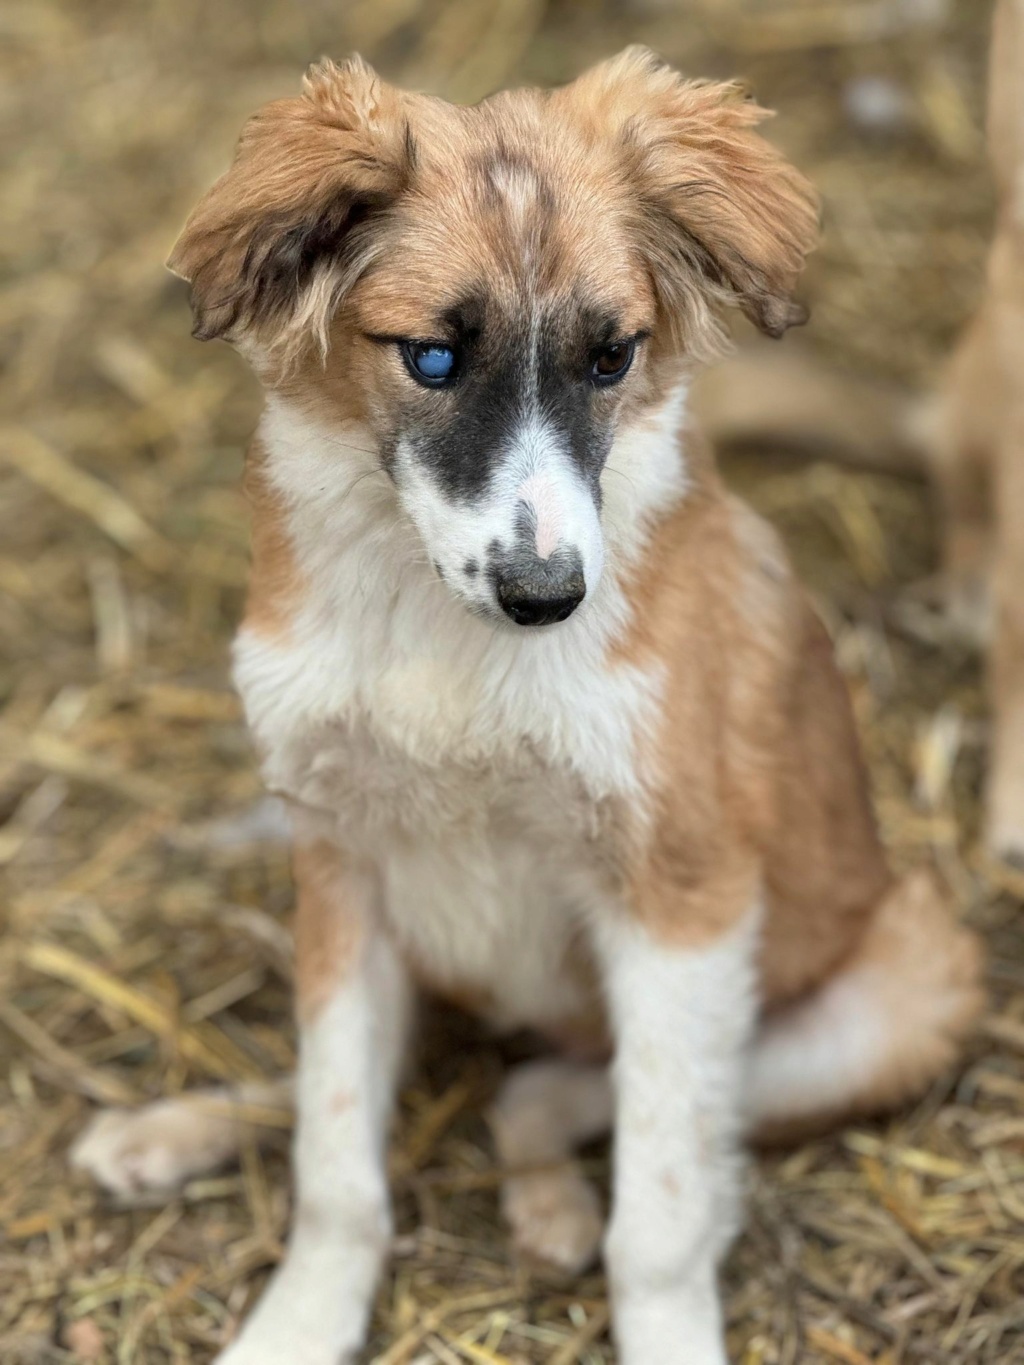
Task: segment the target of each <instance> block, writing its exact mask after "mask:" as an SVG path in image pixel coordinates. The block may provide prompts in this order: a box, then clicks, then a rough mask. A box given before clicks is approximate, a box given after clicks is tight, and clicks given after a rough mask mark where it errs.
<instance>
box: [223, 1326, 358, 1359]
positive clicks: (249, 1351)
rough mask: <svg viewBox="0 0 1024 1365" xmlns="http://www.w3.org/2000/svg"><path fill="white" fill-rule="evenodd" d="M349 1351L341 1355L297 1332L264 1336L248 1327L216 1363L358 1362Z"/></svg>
mask: <svg viewBox="0 0 1024 1365" xmlns="http://www.w3.org/2000/svg"><path fill="white" fill-rule="evenodd" d="M356 1359H357V1357H356V1356H355V1355H354V1354H352V1353H351V1352H349V1351H345V1352H343V1353H342V1354H341V1355H338V1354H337V1353H336V1352H335V1351H334V1349H333V1348H332V1347H329V1346H326V1345H324V1343H323V1342H319V1343H317V1342H304V1341H299V1340H297V1339H296V1333H295V1332H294V1331H292V1332H287V1331H286V1332H283V1333H272V1334H270V1335H262V1334H260V1333H259V1332H254V1331H251V1330H249V1329H246V1330H244V1331H243V1333H242V1335H241V1336H240V1337H239V1339H238V1340H237V1341H235V1342H232V1344H231V1345H230V1346H229V1347H228V1348H227V1350H226V1351H222V1352H221V1353H220V1355H219V1356H218V1357H217V1358H216V1360H215V1361H214V1363H213V1365H285V1362H287V1365H355V1361H356Z"/></svg>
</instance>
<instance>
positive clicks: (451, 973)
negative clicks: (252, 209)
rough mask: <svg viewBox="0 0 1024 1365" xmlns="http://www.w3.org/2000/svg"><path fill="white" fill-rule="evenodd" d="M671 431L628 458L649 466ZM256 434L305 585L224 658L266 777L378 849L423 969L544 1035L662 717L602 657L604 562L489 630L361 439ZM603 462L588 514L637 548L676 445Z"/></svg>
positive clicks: (626, 672) (391, 910) (349, 840)
mask: <svg viewBox="0 0 1024 1365" xmlns="http://www.w3.org/2000/svg"><path fill="white" fill-rule="evenodd" d="M677 418H678V410H676V411H675V412H673V413H672V414H671V415H670V416H668V417H667V421H671V422H672V423H673V425H674V423H675V421H676V420H677ZM666 434H667V433H666V432H665V430H664V429H660V430H659V431H658V433H657V436H658V437H659V438H660V440H658V441H657V442H655V433H654V432H650V433H647V435H646V439H642V438H635V440H634V447H635V446H636V445H638V444H642V445H649V444H650V443H655V444H657V445H658V447H659V452H658V453H659V454H660V453H661V452H660V447H661V446H665V445H668V442H666V440H665V437H666ZM261 439H262V443H263V446H264V448H265V449H266V450H267V452H268V470H267V472H268V475H269V477H270V478H271V480H272V481H273V483H274V485H275V486H276V488H277V489H278V490H279V492H280V494H281V497H282V499H283V500H284V502H285V503H286V505H287V507H288V509H289V510H288V517H289V536H290V539H291V540H292V543H293V545H294V547H295V550H296V553H297V556H298V558H299V563H300V568H301V570H302V574H303V580H304V582H303V593H302V596H301V600H300V605H299V606H298V608H297V610H296V613H295V617H294V620H293V622H292V624H291V628H290V630H289V631H288V632H287V634H285V635H283V636H273V637H270V636H267V635H265V634H258V633H256V632H252V631H243V632H242V633H241V635H240V636H239V638H238V640H237V642H236V647H235V678H236V682H237V684H238V687H239V690H240V691H241V694H242V697H243V700H244V702H245V706H246V711H247V714H248V717H249V721H250V724H251V726H252V729H253V732H254V734H255V737H256V740H257V743H258V745H259V747H260V749H261V751H262V754H263V758H264V774H265V777H266V779H267V782H268V784H269V786H270V787H271V788H273V789H274V790H277V791H281V792H283V793H285V794H287V795H288V796H290V797H292V798H294V799H296V800H298V801H300V802H302V803H303V804H304V805H307V806H311V807H314V808H316V809H318V810H319V811H321V812H323V813H324V814H325V815H326V816H327V817H328V818H329V819H330V821H331V823H332V827H333V829H334V831H335V836H336V837H337V838H338V839H339V840H340V841H341V842H342V843H344V844H346V845H348V846H350V847H354V848H357V849H358V850H359V852H360V853H362V854H367V853H368V854H370V855H371V856H372V857H374V859H375V860H376V861H377V863H378V865H379V866H380V868H381V875H382V878H383V881H384V885H385V890H386V901H387V912H388V915H389V917H390V919H391V921H392V925H393V928H394V931H395V932H396V934H397V935H398V936H399V938H400V939H401V940H402V941H403V943H404V945H405V947H406V949H407V950H408V951H409V952H410V953H411V954H412V955H413V956H414V957H415V958H416V959H417V960H418V962H419V965H420V967H421V969H422V970H423V971H425V972H426V973H427V974H428V975H429V976H431V977H432V978H434V979H435V980H437V981H438V982H440V983H444V984H450V985H460V986H469V987H471V988H480V989H483V990H486V991H487V992H488V993H489V994H490V995H491V997H492V998H493V999H494V1001H495V1007H496V1012H497V1013H498V1014H499V1015H500V1016H502V1017H503V1018H504V1019H507V1021H508V1022H526V1021H527V1020H528V1019H530V1020H532V1021H533V1022H540V1021H541V1020H539V1019H538V1018H536V1016H537V1015H543V1014H544V1013H545V1012H546V1011H550V1010H551V1009H552V1005H553V1001H554V998H555V996H556V995H557V991H555V989H554V982H553V976H554V975H557V974H558V970H559V964H560V963H561V960H562V958H563V957H564V950H565V948H566V947H567V944H568V941H569V938H570V937H571V935H572V933H573V927H574V917H575V914H576V913H577V911H578V910H579V908H580V907H579V905H578V904H577V902H578V899H579V897H580V887H581V884H582V883H581V872H582V871H583V870H584V869H585V867H586V865H587V861H588V858H590V857H592V856H593V852H594V841H595V840H599V839H600V837H601V829H602V820H603V815H604V812H605V810H606V808H607V804H608V802H609V800H610V799H612V798H621V799H626V800H639V799H640V790H639V783H638V779H637V766H636V758H637V750H638V744H639V742H640V741H641V740H642V738H643V735H644V733H645V730H646V729H647V727H648V726H650V725H651V724H652V723H653V721H654V720H655V718H656V715H657V710H658V704H659V680H658V678H657V677H656V676H654V675H653V674H652V673H650V672H645V671H643V670H641V669H639V668H637V667H636V666H634V665H631V664H629V663H628V662H625V661H623V660H616V659H614V658H613V657H611V655H610V645H611V643H612V642H613V641H614V639H615V638H616V636H617V635H618V634H619V632H620V631H621V630H622V628H623V626H624V624H625V623H626V620H627V616H628V606H627V602H626V599H625V597H624V595H623V593H622V591H621V589H620V587H619V584H618V580H617V577H616V574H615V572H614V569H613V571H611V572H609V573H607V574H606V575H605V577H604V578H603V579H602V581H601V582H600V584H599V585H598V587H597V590H596V591H595V593H594V594H593V596H592V598H590V599H588V601H587V602H586V603H584V605H583V607H582V608H581V609H580V610H579V612H578V613H577V614H576V615H575V616H573V617H571V618H570V619H569V620H568V621H567V622H565V623H563V624H562V625H560V626H557V627H554V628H551V629H548V630H542V631H538V632H530V631H522V630H517V629H515V628H514V627H511V626H509V627H508V628H506V629H500V628H497V629H496V628H495V626H494V625H492V624H490V623H487V622H485V621H481V620H478V619H476V618H475V617H474V616H473V615H472V614H471V613H469V612H468V611H467V610H466V608H465V606H464V605H462V604H460V603H458V602H456V601H455V600H454V599H453V598H452V597H451V595H450V594H449V592H448V590H447V589H446V587H445V585H444V584H443V583H442V582H440V581H439V580H438V578H437V576H436V574H435V573H434V571H433V569H432V568H431V566H430V563H429V558H428V556H427V554H426V552H425V550H424V547H423V545H422V543H421V542H420V541H419V538H418V535H417V532H416V531H415V529H414V528H413V527H412V525H411V524H410V523H409V521H408V520H407V519H406V518H405V516H404V515H403V513H402V511H401V509H400V507H399V506H398V503H397V500H396V498H395V495H394V490H393V488H392V486H391V484H390V481H389V480H388V478H387V476H386V475H384V474H382V473H379V472H377V469H376V463H375V460H374V458H373V457H372V456H371V455H369V454H368V453H366V452H368V450H369V446H370V442H369V440H368V439H367V436H366V433H363V432H353V431H351V430H350V431H336V430H327V429H324V428H323V427H322V426H318V425H316V424H314V423H311V422H310V421H309V420H308V419H306V418H304V417H301V416H299V415H298V414H296V413H295V412H294V411H290V410H286V409H283V408H281V407H280V406H275V405H271V406H270V407H269V408H268V411H267V413H266V415H265V417H264V421H263V424H262V428H261ZM615 454H616V452H613V459H614V458H615ZM619 454H620V458H621V459H622V460H624V461H625V462H626V464H627V469H628V473H627V477H626V478H617V479H613V480H610V481H609V488H608V498H607V502H606V507H605V517H606V521H607V523H608V524H609V525H610V526H617V527H620V528H627V530H628V531H629V532H630V533H632V534H634V535H636V536H639V535H640V534H641V530H640V526H639V523H640V522H641V521H642V514H643V512H644V511H646V510H647V506H650V505H651V504H654V505H657V503H658V502H660V501H661V500H662V499H663V498H665V497H666V496H668V495H670V494H674V495H675V496H678V495H679V489H680V474H679V456H678V454H677V453H676V451H675V449H674V441H673V442H672V443H671V448H670V449H669V451H668V452H667V453H666V454H665V456H664V460H663V463H664V464H665V465H666V466H667V465H668V464H669V463H671V466H672V467H671V469H668V468H663V467H661V464H660V463H659V462H657V461H655V462H654V463H653V467H651V465H650V462H649V463H648V466H647V467H645V468H644V469H643V471H642V473H643V477H641V475H640V472H639V471H638V470H637V469H635V468H633V467H632V464H630V461H631V460H632V461H633V462H636V460H637V458H638V456H639V455H643V454H646V455H647V456H648V457H649V455H650V450H649V449H648V450H647V451H646V452H645V451H637V450H636V449H634V448H631V447H630V445H629V444H628V443H623V444H622V446H621V447H620V450H619ZM623 472H626V471H623ZM625 499H632V500H633V501H634V502H636V501H637V500H641V502H643V501H644V500H646V503H647V506H643V505H641V506H640V507H635V506H626V505H623V502H624V500H625ZM622 534H623V533H622V532H620V539H621V538H622ZM609 538H610V540H611V537H609ZM610 548H611V549H613V550H614V549H615V548H616V547H615V545H614V543H613V544H612V545H610ZM617 548H619V550H620V560H621V557H622V551H623V550H629V549H633V548H634V547H633V546H632V545H625V546H623V545H620V546H619V547H617ZM609 558H610V560H611V561H612V563H614V558H613V556H611V555H610V556H609ZM563 1003H564V1002H560V1003H559V1005H558V1007H557V1008H558V1010H559V1011H560V1010H561V1009H562V1004H563Z"/></svg>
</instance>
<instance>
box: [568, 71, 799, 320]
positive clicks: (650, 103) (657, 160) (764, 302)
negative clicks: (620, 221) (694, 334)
mask: <svg viewBox="0 0 1024 1365" xmlns="http://www.w3.org/2000/svg"><path fill="white" fill-rule="evenodd" d="M566 93H569V94H571V95H572V96H573V97H574V99H575V102H576V105H577V109H579V108H580V107H581V106H582V107H583V108H585V109H586V110H587V111H588V112H587V114H586V115H585V117H586V118H587V121H589V122H590V124H591V126H592V131H594V132H597V133H600V134H602V135H603V136H604V137H605V138H607V137H609V136H610V137H611V138H612V139H613V140H614V141H616V142H617V143H618V144H619V147H620V149H621V152H622V154H623V155H624V156H625V158H626V165H627V166H628V168H629V174H630V177H631V180H632V182H633V184H635V186H636V189H637V193H638V196H639V200H640V207H641V211H642V220H641V222H642V227H641V231H642V234H643V237H644V239H645V242H646V247H647V251H648V254H649V257H650V259H651V264H652V269H653V273H654V276H655V283H656V285H657V286H658V288H659V290H660V291H661V293H662V294H663V296H664V299H665V302H666V306H667V307H669V308H670V309H672V308H673V307H685V306H686V304H687V300H688V297H689V295H690V294H691V292H692V280H693V271H694V269H695V268H696V269H697V270H698V271H699V272H700V274H701V275H702V276H703V278H704V282H705V285H706V287H707V288H709V289H710V290H711V292H712V293H713V294H714V295H716V296H718V297H719V298H722V299H724V300H725V301H726V302H732V303H736V304H738V305H739V307H740V308H742V310H743V311H744V313H746V315H747V317H748V318H750V319H751V321H752V322H754V323H755V324H756V325H757V326H758V327H759V328H760V329H761V331H763V332H766V333H768V335H769V336H774V337H778V336H781V335H782V334H783V332H784V331H785V330H786V328H787V327H792V326H794V325H796V324H798V323H801V322H805V321H806V319H807V313H806V310H805V309H804V308H802V307H801V306H800V305H799V304H797V303H795V302H794V301H793V299H792V290H793V288H794V286H795V284H796V280H797V276H798V275H799V273H800V271H801V269H802V267H803V263H804V258H805V256H806V255H807V253H808V252H809V251H810V250H811V248H812V247H813V246H814V245H815V243H816V241H817V236H818V201H817V196H816V195H815V193H814V190H813V189H812V188H811V185H810V184H809V183H808V181H807V180H805V179H804V177H803V176H802V175H801V174H800V173H799V172H798V171H797V170H796V169H795V168H794V167H793V166H791V165H790V164H789V163H788V162H787V161H786V160H785V159H784V158H783V157H782V156H781V154H780V153H779V152H778V151H776V149H775V148H774V147H773V146H772V145H771V144H770V143H768V142H766V141H765V140H764V138H762V137H760V136H759V135H758V134H757V133H756V132H755V131H754V129H755V127H756V125H757V124H759V123H760V122H761V121H762V120H763V119H766V118H768V117H770V114H769V112H768V111H767V110H765V109H762V108H761V107H760V106H759V105H757V104H755V103H753V102H752V101H750V100H747V99H745V98H744V96H743V92H742V90H741V89H740V88H739V87H738V86H737V85H734V84H716V83H710V82H705V81H687V80H684V79H683V77H682V76H680V75H679V73H678V72H676V71H673V70H672V69H671V68H670V67H668V66H666V65H665V64H664V63H663V62H661V61H660V59H659V58H657V57H656V56H655V55H654V54H653V53H652V52H650V51H648V50H647V49H646V48H642V47H631V48H627V49H626V51H625V52H623V53H621V54H620V55H619V56H618V57H614V58H612V59H611V60H610V61H607V62H603V63H602V64H601V65H599V66H597V67H594V68H593V70H591V71H589V72H587V73H585V74H584V75H583V76H582V77H580V79H579V80H578V81H577V82H575V84H574V85H573V86H569V87H568V88H567V92H566ZM680 272H683V274H682V275H681V273H680ZM686 276H688V279H687V278H686ZM690 302H692V299H690Z"/></svg>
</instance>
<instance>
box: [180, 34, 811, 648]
mask: <svg viewBox="0 0 1024 1365" xmlns="http://www.w3.org/2000/svg"><path fill="white" fill-rule="evenodd" d="M764 117H765V114H764V111H763V110H762V109H760V108H759V107H758V106H757V105H756V104H753V103H751V102H749V101H747V100H745V99H744V98H743V97H742V95H741V93H740V91H739V90H738V89H737V88H735V87H734V86H731V85H716V84H708V83H704V82H694V81H685V80H683V79H682V77H680V76H679V75H678V74H677V73H676V72H674V71H672V70H671V69H669V68H668V67H666V66H664V65H662V64H661V63H660V62H659V61H658V60H657V59H656V58H654V57H653V56H652V55H651V54H650V53H648V52H646V51H644V50H641V49H636V48H631V49H629V50H627V51H626V52H624V53H623V54H622V55H621V56H619V57H617V58H615V59H613V60H611V61H609V62H605V63H603V64H602V65H600V66H598V67H595V68H594V69H593V70H592V71H590V72H588V73H586V74H585V75H584V76H582V77H581V78H580V79H579V80H577V81H575V82H574V83H573V84H571V85H569V86H566V87H564V88H562V89H559V90H554V91H550V92H542V91H535V90H525V91H514V92H510V93H505V94H501V95H496V96H494V97H493V98H491V99H489V100H486V101H484V102H483V103H482V104H480V105H477V106H475V107H472V108H464V107H460V106H456V105H451V104H448V103H445V102H444V101H442V100H437V99H431V98H428V97H426V96H422V95H412V94H408V93H405V92H403V91H399V90H397V89H395V88H393V87H391V86H389V85H387V84H386V83H384V82H383V81H382V80H381V79H380V78H379V77H378V76H377V75H376V73H375V72H373V71H372V70H371V69H370V68H369V67H368V66H366V65H365V64H364V63H363V62H361V61H360V60H358V59H355V60H352V61H349V62H347V63H345V64H343V65H341V66H336V65H334V64H331V63H324V64H322V65H320V66H318V67H316V68H314V69H313V71H312V72H311V73H310V75H309V76H308V77H307V80H306V83H305V89H304V93H303V94H302V96H301V97H299V98H297V99H291V100H282V101H279V102H277V103H275V104H271V105H269V106H267V107H266V108H265V109H264V110H262V111H261V112H260V113H259V114H257V115H256V116H255V118H254V119H252V120H251V121H250V123H249V124H248V125H247V127H246V129H245V131H244V133H243V135H242V139H241V142H240V144H239V148H238V152H237V155H236V158H235V162H234V165H233V166H232V168H231V170H230V171H228V173H227V174H226V175H225V176H224V177H223V178H222V179H221V180H220V181H219V182H218V183H217V184H216V185H215V186H214V187H213V189H212V190H211V191H210V192H209V194H208V195H207V196H206V198H205V199H203V201H202V202H201V203H200V205H199V206H198V208H197V209H196V210H195V212H194V213H193V215H192V217H191V219H190V220H189V222H188V224H187V225H186V227H185V230H184V232H183V234H182V236H181V239H180V240H179V242H178V244H177V246H176V247H175V249H174V252H173V254H172V256H171V260H170V265H171V268H172V269H173V270H175V271H176V272H177V273H178V274H180V275H182V276H184V277H185V278H186V279H187V280H189V281H190V282H191V285H192V300H193V308H194V312H195V335H196V336H198V337H201V338H204V339H205V338H210V337H217V336H222V337H226V338H228V339H229V340H232V341H235V342H237V343H238V344H239V346H240V348H241V349H242V350H243V351H244V352H245V353H246V354H247V355H248V356H249V357H250V358H251V359H252V360H253V362H254V364H255V365H256V368H257V370H258V371H259V372H260V374H261V377H262V378H263V380H264V382H265V383H266V384H267V385H268V386H269V387H271V388H278V389H282V390H285V391H288V390H289V389H290V390H300V391H303V392H304V393H306V394H308V391H309V388H310V386H312V387H313V388H314V389H315V390H316V392H317V394H318V395H319V397H320V398H321V399H322V400H323V402H325V403H326V404H328V405H333V407H334V409H335V411H336V412H339V413H341V414H344V415H346V416H348V417H357V418H359V419H360V420H361V421H363V422H364V423H366V424H367V425H368V426H369V428H370V429H371V430H372V432H373V434H374V437H375V441H376V443H377V444H378V445H379V451H380V459H381V462H382V465H383V468H384V469H385V470H386V471H387V473H388V474H389V475H390V476H391V478H392V479H393V480H394V483H395V486H396V489H397V492H398V496H399V498H400V500H401V502H402V504H403V506H404V508H405V510H406V511H407V513H408V514H409V516H410V517H411V518H412V520H413V522H414V523H415V525H416V527H417V528H418V530H419V532H420V534H421V536H422V538H423V540H424V542H425V545H426V550H427V553H428V555H429V557H430V559H431V561H432V562H433V563H434V565H435V567H436V568H437V570H438V572H439V573H441V575H442V576H443V577H444V579H445V581H446V582H447V583H448V585H449V587H450V588H451V589H452V591H453V592H454V593H455V594H456V595H457V596H458V597H460V598H461V599H462V600H464V601H465V602H466V603H467V604H469V605H470V606H472V607H473V608H474V609H476V610H478V611H481V612H483V613H485V614H491V615H494V616H495V617H497V616H498V615H499V610H500V611H501V612H504V613H505V615H506V616H508V617H509V618H511V619H512V620H513V621H515V622H517V623H518V624H521V625H536V624H546V623H549V622H553V621H559V620H562V619H564V618H565V617H566V616H568V615H569V614H570V613H571V612H572V611H573V610H574V609H575V607H576V606H577V604H578V603H579V602H580V601H581V600H582V599H583V597H584V596H585V594H586V593H587V592H588V591H591V590H592V589H593V587H594V585H595V583H596V581H597V579H598V577H599V575H600V572H601V566H602V561H603V541H602V533H601V516H600V514H601V473H602V470H603V468H604V466H605V461H606V459H607V457H608V453H609V450H610V448H611V445H612V441H613V439H614V437H615V434H616V431H617V430H619V429H620V427H621V426H622V425H623V424H624V423H628V422H630V421H636V420H638V419H640V418H642V416H643V414H644V412H645V411H647V410H649V409H650V408H652V407H653V406H654V405H656V404H657V403H658V402H659V401H660V400H663V399H664V397H665V395H666V394H667V392H668V390H669V389H670V387H671V386H672V385H673V384H674V383H676V382H678V379H679V376H680V374H681V372H683V371H684V370H685V368H686V366H688V365H692V364H694V363H695V362H697V361H700V360H702V359H705V358H706V357H708V356H709V355H710V354H712V353H713V352H715V351H716V350H717V349H719V348H720V346H721V343H722V339H723V338H722V331H721V323H720V322H719V320H718V305H720V304H723V303H727V304H734V305H738V306H739V307H740V308H741V309H742V310H743V311H744V312H745V313H746V314H747V316H748V317H749V318H751V319H752V320H753V321H754V322H755V323H756V324H757V325H758V326H759V327H760V328H761V329H762V330H763V331H765V332H768V333H769V334H771V335H773V336H779V335H781V334H782V333H783V332H784V331H785V329H786V328H787V327H789V326H791V325H792V324H794V323H796V322H800V321H802V320H803V313H802V310H801V309H800V308H799V307H798V306H797V305H795V304H794V303H793V301H792V299H791V291H792V288H793V286H794V283H795V280H796V277H797V275H798V273H799V271H800V268H801V266H802V263H803V259H804V256H805V255H806V253H807V251H808V250H809V249H810V247H811V246H812V245H813V242H814V239H815V235H816V206H815V200H814V196H813V194H812V192H811V191H810V188H809V186H808V185H807V184H806V182H805V181H804V180H803V179H802V177H801V176H800V175H799V174H798V173H797V172H796V171H795V170H794V169H793V168H792V167H791V166H789V165H788V164H787V163H786V162H785V161H784V160H783V159H782V158H781V157H780V156H779V155H778V153H777V152H776V151H775V150H774V149H773V148H772V147H771V146H770V145H769V144H768V143H766V142H765V141H764V140H763V139H762V138H761V137H759V136H758V134H757V133H756V132H755V131H754V128H755V125H756V124H757V123H758V122H760V120H761V119H762V118H764Z"/></svg>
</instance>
